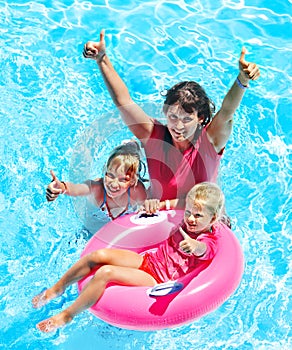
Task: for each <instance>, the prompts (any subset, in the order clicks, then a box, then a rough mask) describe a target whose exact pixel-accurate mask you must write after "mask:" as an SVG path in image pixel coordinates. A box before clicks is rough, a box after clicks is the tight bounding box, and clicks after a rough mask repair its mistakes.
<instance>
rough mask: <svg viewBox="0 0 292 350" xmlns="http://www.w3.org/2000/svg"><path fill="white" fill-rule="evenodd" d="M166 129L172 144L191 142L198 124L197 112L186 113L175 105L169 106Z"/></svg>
mask: <svg viewBox="0 0 292 350" xmlns="http://www.w3.org/2000/svg"><path fill="white" fill-rule="evenodd" d="M166 117H167V127H168V130H169V132H170V134H171V136H172V139H173V142H174V144H175V143H180V142H186V141H187V142H190V141H192V140H193V138H194V135H195V131H196V129H197V126H198V124H199V118H198V112H197V111H194V112H193V113H187V112H185V111H184V110H183V108H182V107H181V106H179V105H177V104H175V105H172V106H169V107H168V110H167V113H166Z"/></svg>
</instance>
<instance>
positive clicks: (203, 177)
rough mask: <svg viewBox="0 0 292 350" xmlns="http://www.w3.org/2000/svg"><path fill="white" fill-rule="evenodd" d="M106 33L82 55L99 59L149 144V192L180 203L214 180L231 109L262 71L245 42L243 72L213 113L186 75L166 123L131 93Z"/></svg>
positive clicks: (169, 99) (130, 121)
mask: <svg viewBox="0 0 292 350" xmlns="http://www.w3.org/2000/svg"><path fill="white" fill-rule="evenodd" d="M104 37H105V31H104V30H102V31H101V33H100V41H99V42H88V43H86V44H85V47H84V52H83V55H84V57H86V58H91V59H94V60H95V61H96V62H97V64H98V67H99V69H100V71H101V73H102V76H103V79H104V81H105V83H106V85H107V88H108V90H109V92H110V94H111V97H112V99H113V101H114V103H115V104H116V106H117V107H118V108H119V110H120V112H121V115H122V118H123V120H124V122H125V123H126V125H127V126H128V127H129V128H130V130H131V131H132V132H133V134H134V135H135V136H136V137H137V138H138V139H140V141H141V142H142V144H143V146H144V148H145V152H146V157H147V165H148V170H149V175H150V180H151V186H150V189H151V193H150V195H149V197H151V198H158V199H160V200H161V201H164V200H165V199H170V198H173V199H177V200H179V202H180V203H176V206H180V207H184V200H185V197H186V194H187V192H188V191H189V189H190V188H191V187H192V186H193V185H194V183H199V182H202V181H211V182H215V181H216V178H217V173H218V167H219V163H220V159H221V156H222V153H223V151H224V148H225V145H226V143H227V141H228V138H229V136H230V134H231V131H232V122H233V115H234V113H235V111H236V109H237V107H238V106H239V104H240V102H241V100H242V97H243V95H244V92H245V90H246V89H247V87H248V84H249V81H250V80H256V79H258V77H259V76H260V72H259V68H258V66H257V65H256V64H255V63H249V62H247V61H246V60H245V54H246V49H245V48H242V51H241V55H240V59H239V74H238V76H237V78H236V80H235V82H234V83H233V85H232V87H231V89H230V90H229V92H228V93H227V95H226V96H225V98H224V100H223V103H222V106H221V108H220V110H219V111H218V112H217V113H216V114H215V116H214V117H213V119H212V112H213V109H214V105H213V103H212V102H211V100H210V99H209V98H208V96H207V95H206V93H205V91H204V89H203V88H202V87H201V86H200V85H199V84H197V83H196V82H193V81H187V82H181V83H178V84H176V85H174V86H173V87H172V88H171V89H169V90H168V91H167V94H166V100H165V103H164V106H163V111H164V113H165V115H166V118H167V125H166V126H165V125H162V124H161V123H159V122H158V121H157V120H155V119H153V118H151V117H150V116H148V115H147V114H146V113H145V112H144V111H143V110H142V109H141V108H140V107H139V106H138V105H137V104H136V103H135V102H134V101H133V100H132V99H131V96H130V94H129V91H128V89H127V87H126V85H125V84H124V82H123V81H122V79H121V78H120V76H119V75H118V73H117V72H116V71H115V69H114V68H113V66H112V64H111V62H110V59H109V57H108V56H107V55H106V48H105V39H104ZM176 202H177V201H176ZM160 208H161V206H160Z"/></svg>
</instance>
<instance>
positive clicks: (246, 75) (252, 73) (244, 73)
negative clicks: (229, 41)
mask: <svg viewBox="0 0 292 350" xmlns="http://www.w3.org/2000/svg"><path fill="white" fill-rule="evenodd" d="M246 52H247V50H246V48H245V47H243V48H242V49H241V54H240V58H239V62H238V65H239V70H240V75H241V78H242V79H240V81H241V82H242V83H248V81H249V80H257V79H258V78H259V76H260V69H259V67H258V65H257V64H255V63H252V62H247V61H246V60H245V55H246Z"/></svg>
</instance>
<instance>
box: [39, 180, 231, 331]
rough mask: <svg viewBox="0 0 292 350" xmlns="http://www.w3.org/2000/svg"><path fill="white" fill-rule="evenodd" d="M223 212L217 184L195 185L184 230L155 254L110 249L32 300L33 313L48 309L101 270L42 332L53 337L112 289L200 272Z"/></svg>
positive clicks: (88, 258) (211, 251) (92, 256)
mask: <svg viewBox="0 0 292 350" xmlns="http://www.w3.org/2000/svg"><path fill="white" fill-rule="evenodd" d="M223 206H224V196H223V193H222V192H221V190H220V189H219V187H218V186H217V185H216V184H213V183H208V182H205V183H201V184H198V185H195V186H194V187H193V188H192V189H191V190H190V191H189V193H188V195H187V199H186V207H185V213H184V223H183V225H182V227H178V229H177V230H176V231H175V232H174V234H173V235H171V236H170V237H169V238H168V239H167V240H165V241H164V242H162V243H161V244H160V245H159V247H158V248H157V250H156V251H155V252H153V251H151V252H146V254H145V255H144V256H142V255H139V254H137V253H135V252H133V251H130V250H123V249H110V248H105V249H99V250H97V251H95V252H92V253H90V254H88V255H86V256H84V257H82V258H81V259H80V260H79V261H78V262H77V263H76V264H75V265H73V266H72V267H71V268H70V269H69V270H68V271H67V272H66V273H65V274H64V275H63V277H61V279H60V280H59V281H58V282H57V283H56V284H55V285H54V286H52V287H51V288H49V289H47V290H45V291H44V292H42V293H41V294H39V295H37V296H35V297H34V298H33V300H32V304H33V307H35V308H38V307H41V306H43V305H45V304H46V303H47V302H49V301H50V300H51V299H53V298H55V297H57V296H58V295H61V294H62V293H63V292H64V291H65V289H66V288H67V287H68V286H69V285H71V284H72V283H74V282H76V281H78V280H80V279H81V278H83V277H84V276H86V275H87V274H88V273H89V272H90V271H91V270H92V269H97V268H98V269H97V271H96V273H95V275H94V277H93V278H92V279H91V280H90V281H89V282H88V284H87V285H86V287H85V288H84V289H83V290H82V292H81V294H80V295H79V296H78V298H77V299H76V301H75V302H74V303H73V304H72V305H71V306H69V307H68V308H67V309H65V310H64V311H62V312H60V313H59V314H57V315H55V316H52V317H50V318H49V319H47V320H44V321H42V322H40V323H39V324H38V325H37V328H39V329H40V330H41V331H43V332H50V331H53V330H54V329H56V328H59V327H61V326H63V325H65V324H66V323H68V322H71V321H72V320H73V318H74V317H75V316H76V315H77V314H79V313H80V312H82V311H84V310H85V309H87V308H89V307H91V306H92V305H93V304H95V303H96V302H97V301H98V300H99V298H101V297H102V294H103V292H104V289H105V288H106V286H107V284H108V283H111V282H114V283H118V284H122V285H131V286H154V285H155V284H157V283H162V282H166V281H169V280H175V279H177V278H179V277H182V276H184V275H185V274H187V273H189V272H190V271H193V270H194V269H196V270H198V271H201V270H202V269H204V268H205V267H207V266H208V264H209V263H210V261H211V259H212V258H213V256H214V253H215V251H216V230H217V229H218V227H219V225H221V224H220V223H218V220H219V218H220V215H221V211H222V208H223Z"/></svg>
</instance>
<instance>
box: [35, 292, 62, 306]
mask: <svg viewBox="0 0 292 350" xmlns="http://www.w3.org/2000/svg"><path fill="white" fill-rule="evenodd" d="M60 294H62V293H56V292H55V291H53V290H52V288H49V289H46V290H44V291H43V292H41V293H40V294H38V295H36V296H35V297H34V298H33V299H32V306H33V307H34V308H35V309H37V308H39V307H42V306H44V305H46V304H47V303H48V302H49V301H50V300H52V299H54V298H56V297H57V296H58V295H60Z"/></svg>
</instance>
